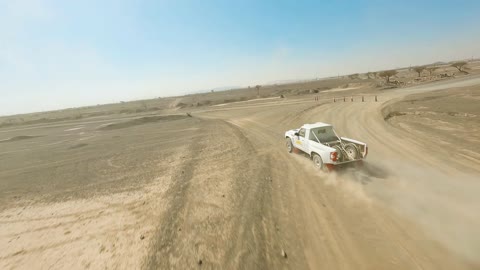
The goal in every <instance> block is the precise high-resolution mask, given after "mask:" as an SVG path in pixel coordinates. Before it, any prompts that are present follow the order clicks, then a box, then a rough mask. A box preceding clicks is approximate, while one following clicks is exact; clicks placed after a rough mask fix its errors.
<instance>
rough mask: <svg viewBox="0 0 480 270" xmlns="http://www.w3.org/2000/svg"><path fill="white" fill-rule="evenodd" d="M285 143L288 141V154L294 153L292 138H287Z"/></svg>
mask: <svg viewBox="0 0 480 270" xmlns="http://www.w3.org/2000/svg"><path fill="white" fill-rule="evenodd" d="M285 141H286V145H287V151H288V153H291V152H292V151H293V144H292V140H291V139H290V138H286V139H285Z"/></svg>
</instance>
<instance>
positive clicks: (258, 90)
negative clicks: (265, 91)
mask: <svg viewBox="0 0 480 270" xmlns="http://www.w3.org/2000/svg"><path fill="white" fill-rule="evenodd" d="M260 87H262V86H261V85H258V84H257V85H255V89H257V96H260Z"/></svg>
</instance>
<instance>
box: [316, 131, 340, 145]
mask: <svg viewBox="0 0 480 270" xmlns="http://www.w3.org/2000/svg"><path fill="white" fill-rule="evenodd" d="M310 133H311V134H310V140H312V141H317V139H316V138H315V136H316V137H317V138H318V139H319V140H320V142H321V143H325V142H332V141H337V140H339V139H338V136H337V134H336V133H335V131H334V130H333V127H320V128H313V129H311V130H310Z"/></svg>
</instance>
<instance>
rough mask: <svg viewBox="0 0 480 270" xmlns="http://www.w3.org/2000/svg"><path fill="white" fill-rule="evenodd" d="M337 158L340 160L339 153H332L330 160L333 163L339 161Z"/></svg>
mask: <svg viewBox="0 0 480 270" xmlns="http://www.w3.org/2000/svg"><path fill="white" fill-rule="evenodd" d="M337 158H338V153H337V152H331V153H330V159H331V160H332V161H337Z"/></svg>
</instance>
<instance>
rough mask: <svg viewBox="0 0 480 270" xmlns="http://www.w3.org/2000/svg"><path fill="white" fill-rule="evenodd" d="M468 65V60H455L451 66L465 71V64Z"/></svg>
mask: <svg viewBox="0 0 480 270" xmlns="http://www.w3.org/2000/svg"><path fill="white" fill-rule="evenodd" d="M466 65H467V62H465V61H458V62H455V63H452V64H451V66H452V67H454V68H456V69H458V71H460V72H465V69H464V68H465V66H466Z"/></svg>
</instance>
